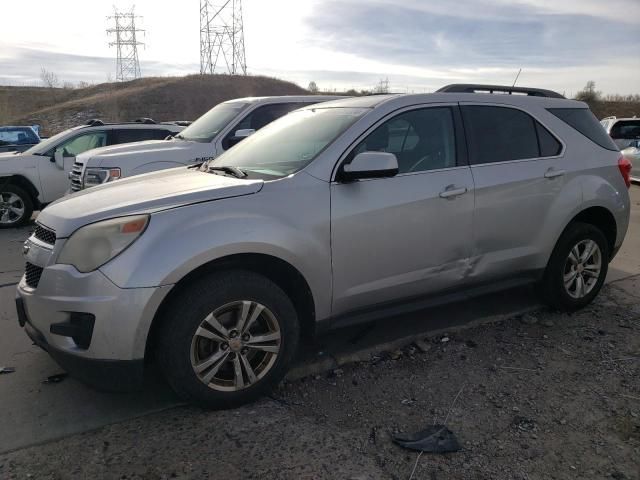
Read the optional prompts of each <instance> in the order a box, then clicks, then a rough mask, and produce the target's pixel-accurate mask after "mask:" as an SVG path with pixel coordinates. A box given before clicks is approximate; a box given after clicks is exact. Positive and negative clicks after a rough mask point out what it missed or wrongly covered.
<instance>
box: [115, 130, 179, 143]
mask: <svg viewBox="0 0 640 480" xmlns="http://www.w3.org/2000/svg"><path fill="white" fill-rule="evenodd" d="M170 134H171V133H170V132H169V131H168V130H159V129H144V128H129V129H115V130H113V133H112V135H113V136H112V137H111V138H112V140H111V144H112V145H118V144H121V143H131V142H142V141H144V140H163V139H165V138H167V136H168V135H170Z"/></svg>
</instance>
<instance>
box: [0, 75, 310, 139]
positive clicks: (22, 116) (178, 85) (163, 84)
mask: <svg viewBox="0 0 640 480" xmlns="http://www.w3.org/2000/svg"><path fill="white" fill-rule="evenodd" d="M308 93H309V92H307V91H306V90H305V89H303V88H300V87H298V86H297V85H295V84H293V83H290V82H285V81H282V80H277V79H275V78H269V77H262V76H246V77H245V76H230V75H204V76H201V75H189V76H186V77H168V78H164V77H151V78H141V79H138V80H134V81H131V82H118V83H103V84H100V85H94V86H90V87H86V88H79V89H65V88H37V87H2V86H0V124H5V125H6V124H27V125H29V124H33V123H38V124H40V125H42V127H43V130H44V133H45V134H47V135H53V134H55V133H57V132H59V131H61V130H64V129H65V128H68V127H71V126H73V125H77V124H79V123H83V122H86V121H87V120H89V119H91V118H100V119H102V120H104V121H130V120H134V119H136V118H139V117H149V118H153V119H154V120H156V121H167V120H195V119H196V118H198V117H199V116H200V115H202V114H203V113H205V112H206V111H207V110H209V109H210V108H211V107H213V106H214V105H216V104H218V103H220V102H222V101H225V100H229V99H232V98H238V97H251V96H263V95H300V94H308Z"/></svg>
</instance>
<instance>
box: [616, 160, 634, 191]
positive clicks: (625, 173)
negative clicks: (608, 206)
mask: <svg viewBox="0 0 640 480" xmlns="http://www.w3.org/2000/svg"><path fill="white" fill-rule="evenodd" d="M618 168H619V169H620V174H621V175H622V178H623V179H624V183H625V185H626V186H627V188H631V168H632V164H631V160H629V159H628V158H627V157H620V158H619V159H618Z"/></svg>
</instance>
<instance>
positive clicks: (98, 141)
mask: <svg viewBox="0 0 640 480" xmlns="http://www.w3.org/2000/svg"><path fill="white" fill-rule="evenodd" d="M105 145H107V132H106V131H93V132H86V133H81V134H79V135H76V136H75V137H72V138H70V139H68V140H66V141H64V142H63V143H61V144H60V145H58V146H57V147H56V148H55V149H54V151H52V152H51V156H50V157H49V156H43V157H42V158H41V159H40V164H39V173H40V184H41V186H42V195H41V198H42V199H43V200H42V201H43V203H50V202H53V201H54V200H57V199H58V198H60V197H62V196H63V195H64V194H65V193H66V192H67V191H68V190H69V183H70V180H69V173H70V172H71V169H72V168H73V162H75V158H76V155H80V154H81V153H83V152H86V151H87V150H91V149H93V148H99V147H104V146H105ZM56 151H61V152H62V156H63V159H64V170H62V169H60V168H59V167H58V165H57V164H56V162H55V161H54V159H53V156H54V154H55V152H56Z"/></svg>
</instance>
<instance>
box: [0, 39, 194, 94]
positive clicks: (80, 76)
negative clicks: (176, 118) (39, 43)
mask: <svg viewBox="0 0 640 480" xmlns="http://www.w3.org/2000/svg"><path fill="white" fill-rule="evenodd" d="M0 51H2V52H3V55H2V56H0V84H9V85H20V84H26V85H38V84H40V83H41V82H40V71H41V69H42V68H45V69H47V70H48V71H50V72H53V73H55V74H56V75H57V77H58V79H59V80H60V81H61V82H72V83H77V82H80V81H85V82H95V83H101V82H105V81H107V79H112V80H115V65H116V61H115V58H110V57H101V56H90V55H74V54H69V53H61V52H52V51H49V50H43V49H38V48H30V47H23V46H18V47H10V46H8V45H3V44H0ZM140 69H141V71H142V74H143V76H146V77H150V76H166V75H186V74H190V73H196V72H198V71H199V69H200V66H199V64H174V63H165V62H157V61H144V60H142V61H141V62H140Z"/></svg>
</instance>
